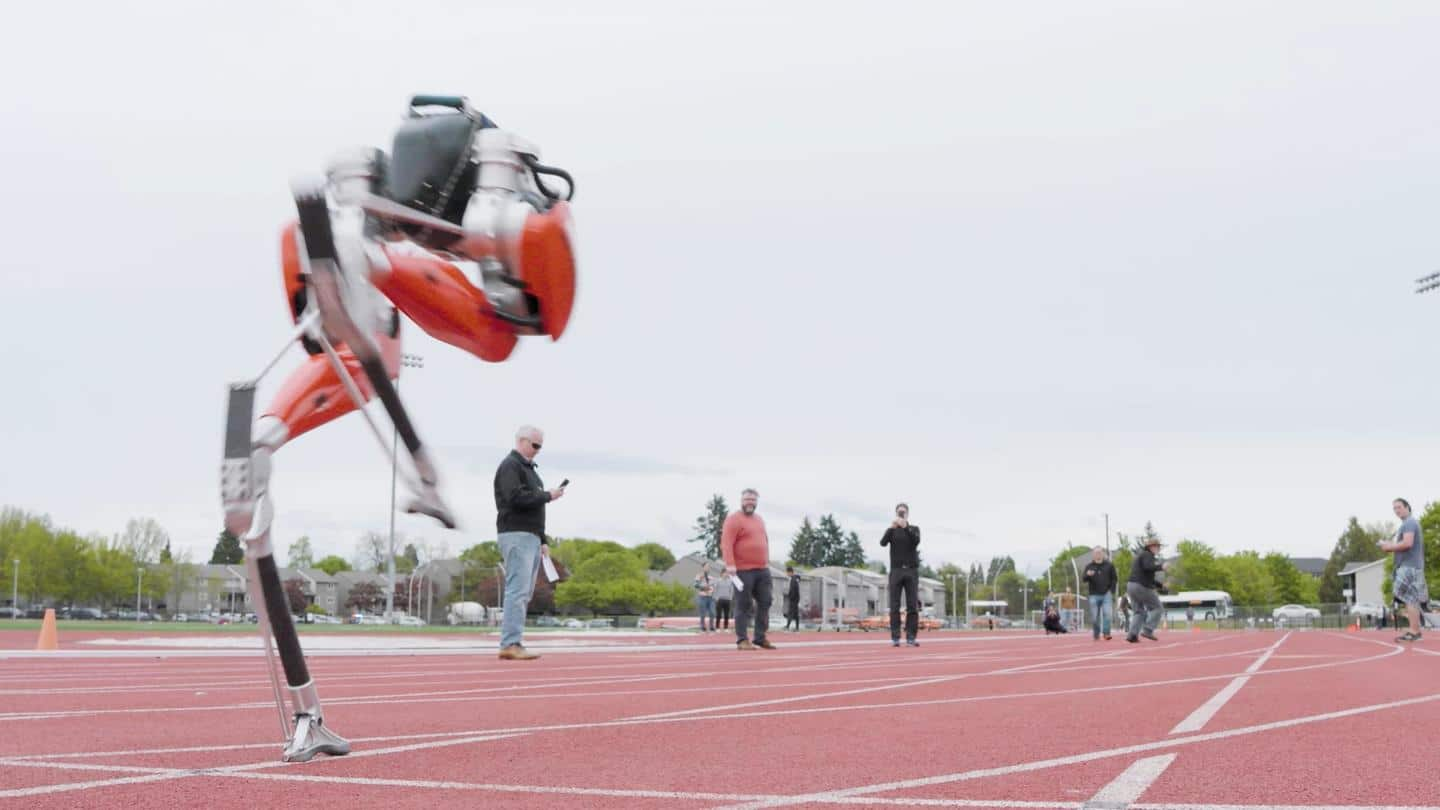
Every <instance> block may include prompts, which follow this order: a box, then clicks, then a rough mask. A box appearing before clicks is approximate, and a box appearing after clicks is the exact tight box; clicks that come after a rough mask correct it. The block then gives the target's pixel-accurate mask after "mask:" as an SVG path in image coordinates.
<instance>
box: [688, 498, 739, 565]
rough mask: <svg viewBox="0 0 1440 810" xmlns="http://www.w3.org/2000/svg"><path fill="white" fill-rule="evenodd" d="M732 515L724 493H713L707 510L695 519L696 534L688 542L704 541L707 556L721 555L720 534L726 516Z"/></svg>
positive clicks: (713, 557)
mask: <svg viewBox="0 0 1440 810" xmlns="http://www.w3.org/2000/svg"><path fill="white" fill-rule="evenodd" d="M729 515H730V507H729V506H727V505H726V504H725V497H724V496H723V495H719V494H716V495H713V496H711V498H710V502H709V503H707V504H705V511H704V512H702V513H700V517H698V518H696V519H695V529H694V531H695V535H694V536H693V537H691V538H690V539H689V541H687V542H691V543H704V544H705V556H706V558H708V559H711V560H714V559H718V558H719V557H720V535H721V532H722V531H723V529H724V528H725V518H726V517H729Z"/></svg>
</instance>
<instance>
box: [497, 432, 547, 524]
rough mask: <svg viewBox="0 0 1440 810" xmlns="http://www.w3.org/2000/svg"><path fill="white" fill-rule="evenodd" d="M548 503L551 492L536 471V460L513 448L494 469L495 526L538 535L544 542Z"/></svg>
mask: <svg viewBox="0 0 1440 810" xmlns="http://www.w3.org/2000/svg"><path fill="white" fill-rule="evenodd" d="M549 502H550V493H549V492H546V491H545V484H544V483H542V482H541V481H540V473H537V472H535V462H533V461H526V460H525V457H524V456H522V455H520V453H519V452H518V451H515V450H511V451H510V455H508V456H506V457H505V459H504V460H503V461H501V462H500V468H499V469H497V470H496V471H495V528H496V529H497V530H498V531H500V532H529V533H531V534H535V535H539V536H540V542H541V543H544V542H545V504H547V503H549Z"/></svg>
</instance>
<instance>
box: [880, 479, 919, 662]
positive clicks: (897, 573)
mask: <svg viewBox="0 0 1440 810" xmlns="http://www.w3.org/2000/svg"><path fill="white" fill-rule="evenodd" d="M880 545H882V546H889V547H890V646H892V647H899V646H900V593H901V591H902V590H903V591H904V592H905V644H906V646H909V647H919V646H920V642H919V641H917V640H916V638H915V636H916V635H917V634H919V632H920V591H919V588H920V551H919V547H920V527H919V526H912V525H910V507H909V506H908V505H907V504H903V503H901V504H896V506H895V519H894V520H892V521H890V528H888V529H886V530H885V536H884V537H882V538H880Z"/></svg>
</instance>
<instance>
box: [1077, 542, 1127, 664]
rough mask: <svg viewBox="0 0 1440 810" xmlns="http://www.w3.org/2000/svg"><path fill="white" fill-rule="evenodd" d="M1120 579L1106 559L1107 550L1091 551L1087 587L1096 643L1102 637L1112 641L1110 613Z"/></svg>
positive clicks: (1092, 631)
mask: <svg viewBox="0 0 1440 810" xmlns="http://www.w3.org/2000/svg"><path fill="white" fill-rule="evenodd" d="M1119 579H1120V577H1119V575H1117V574H1116V573H1115V566H1114V564H1112V563H1111V562H1110V561H1109V560H1108V559H1106V558H1105V549H1103V548H1101V547H1099V546H1096V547H1094V548H1092V549H1090V563H1089V564H1088V565H1086V566H1085V587H1086V588H1088V589H1089V590H1090V630H1091V635H1092V636H1093V637H1094V639H1095V641H1099V640H1100V636H1102V635H1103V636H1105V640H1106V641H1109V640H1110V612H1111V608H1113V607H1114V605H1113V601H1112V600H1114V598H1115V588H1116V586H1117V584H1118V581H1119Z"/></svg>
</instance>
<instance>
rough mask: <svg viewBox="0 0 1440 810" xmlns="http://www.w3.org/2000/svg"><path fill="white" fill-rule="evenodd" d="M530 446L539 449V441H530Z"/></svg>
mask: <svg viewBox="0 0 1440 810" xmlns="http://www.w3.org/2000/svg"><path fill="white" fill-rule="evenodd" d="M530 446H531V447H532V448H534V449H536V450H539V449H540V442H530Z"/></svg>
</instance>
